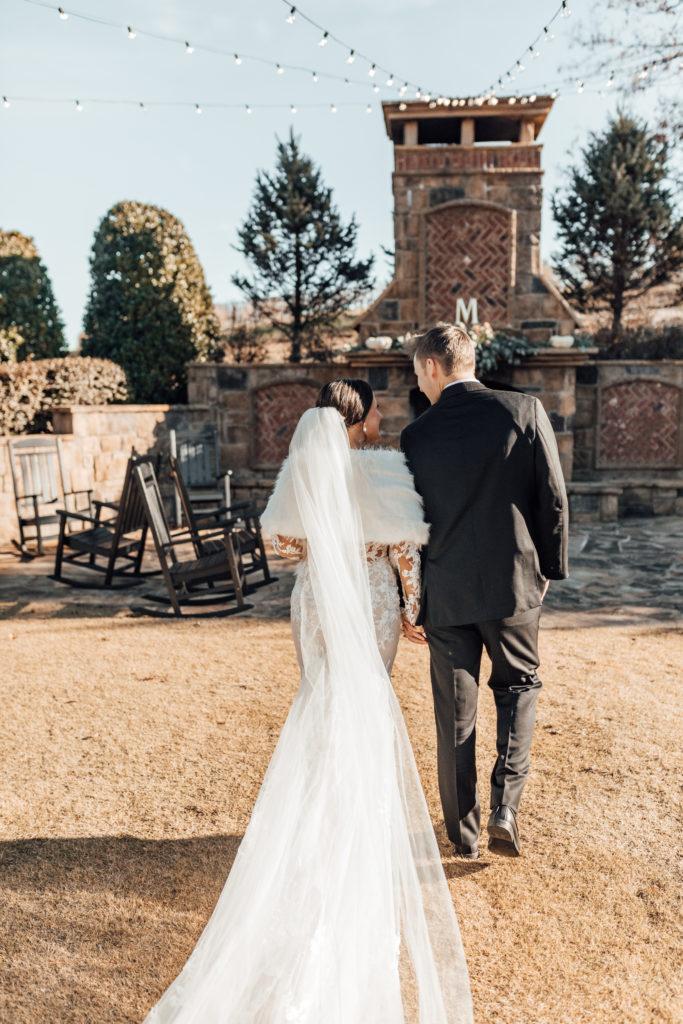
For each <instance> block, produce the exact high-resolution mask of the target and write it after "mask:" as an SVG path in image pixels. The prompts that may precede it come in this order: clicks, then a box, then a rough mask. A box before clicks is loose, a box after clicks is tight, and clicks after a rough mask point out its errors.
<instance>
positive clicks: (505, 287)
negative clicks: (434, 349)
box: [420, 199, 516, 323]
mask: <svg viewBox="0 0 683 1024" xmlns="http://www.w3.org/2000/svg"><path fill="white" fill-rule="evenodd" d="M515 222H516V215H515V211H514V210H510V209H508V208H506V207H503V206H499V205H497V204H495V203H488V202H483V201H482V202H476V201H475V202H472V201H469V200H458V199H456V200H453V201H451V202H449V203H443V204H442V205H441V206H437V207H435V208H434V209H432V210H427V211H426V212H425V213H424V215H423V227H422V260H421V277H422V280H421V288H420V294H421V299H422V303H421V307H422V308H421V310H420V314H421V315H420V319H421V321H422V323H435V322H436V321H437V320H453V319H454V318H455V313H456V305H457V301H458V299H462V300H463V302H464V303H465V304H466V305H467V304H468V303H469V302H470V301H471V300H472V299H476V301H477V307H478V314H479V320H480V321H481V322H482V323H483V322H484V321H486V320H488V321H489V322H490V323H507V322H509V320H510V313H511V310H510V297H511V290H512V288H513V285H514V281H515V252H516V248H515Z"/></svg>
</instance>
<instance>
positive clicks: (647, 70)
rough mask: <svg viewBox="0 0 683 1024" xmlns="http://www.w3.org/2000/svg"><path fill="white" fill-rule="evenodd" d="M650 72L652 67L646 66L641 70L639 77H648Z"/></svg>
mask: <svg viewBox="0 0 683 1024" xmlns="http://www.w3.org/2000/svg"><path fill="white" fill-rule="evenodd" d="M649 72H650V69H649V68H648V67H644V68H643V69H642V71H641V72H640V74H639V75H638V78H640V79H641V80H642V79H643V78H647V76H648V74H649Z"/></svg>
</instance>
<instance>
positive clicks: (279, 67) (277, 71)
mask: <svg viewBox="0 0 683 1024" xmlns="http://www.w3.org/2000/svg"><path fill="white" fill-rule="evenodd" d="M284 73H285V69H284V68H283V66H282V64H276V65H275V74H276V75H284Z"/></svg>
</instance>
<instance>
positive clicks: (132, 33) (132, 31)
mask: <svg viewBox="0 0 683 1024" xmlns="http://www.w3.org/2000/svg"><path fill="white" fill-rule="evenodd" d="M127 32H128V38H129V39H135V37H136V35H137V32H136V31H135V29H134V28H133V27H132V25H129V26H128V28H127Z"/></svg>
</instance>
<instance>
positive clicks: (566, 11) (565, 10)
mask: <svg viewBox="0 0 683 1024" xmlns="http://www.w3.org/2000/svg"><path fill="white" fill-rule="evenodd" d="M561 14H562V17H563V18H571V16H572V12H571V8H570V7H569V4H568V3H567V0H562V11H561Z"/></svg>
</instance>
